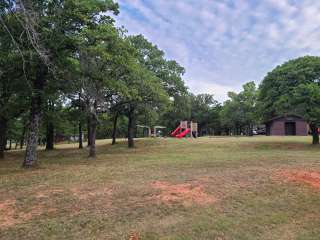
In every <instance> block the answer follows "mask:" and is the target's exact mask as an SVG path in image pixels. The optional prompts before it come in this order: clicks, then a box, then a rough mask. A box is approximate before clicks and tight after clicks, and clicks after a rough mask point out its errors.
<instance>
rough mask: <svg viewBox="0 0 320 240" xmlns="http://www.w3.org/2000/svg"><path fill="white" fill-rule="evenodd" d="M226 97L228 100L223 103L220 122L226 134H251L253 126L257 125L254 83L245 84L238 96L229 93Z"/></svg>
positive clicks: (256, 93) (256, 92)
mask: <svg viewBox="0 0 320 240" xmlns="http://www.w3.org/2000/svg"><path fill="white" fill-rule="evenodd" d="M228 96H229V98H230V99H229V100H227V101H226V102H225V103H224V105H223V108H222V111H221V122H222V124H223V127H224V128H225V130H226V132H228V133H230V131H232V132H234V133H235V134H241V133H246V134H251V133H252V128H253V125H254V124H257V123H258V115H257V97H258V91H257V88H256V85H255V83H254V82H249V83H246V84H245V85H243V90H242V91H241V92H240V93H239V94H236V93H234V92H229V93H228Z"/></svg>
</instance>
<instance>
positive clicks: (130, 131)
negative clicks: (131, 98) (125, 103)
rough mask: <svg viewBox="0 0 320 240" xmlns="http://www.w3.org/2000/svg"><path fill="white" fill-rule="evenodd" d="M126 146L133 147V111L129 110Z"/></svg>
mask: <svg viewBox="0 0 320 240" xmlns="http://www.w3.org/2000/svg"><path fill="white" fill-rule="evenodd" d="M128 120H129V121H128V147H129V148H134V113H133V110H130V112H129V115H128Z"/></svg>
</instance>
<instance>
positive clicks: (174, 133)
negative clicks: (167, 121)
mask: <svg viewBox="0 0 320 240" xmlns="http://www.w3.org/2000/svg"><path fill="white" fill-rule="evenodd" d="M180 129H181V128H180V126H179V127H177V129H176V130H174V131H173V132H172V133H171V134H170V135H171V136H172V137H175V136H177V135H178V133H179V131H180Z"/></svg>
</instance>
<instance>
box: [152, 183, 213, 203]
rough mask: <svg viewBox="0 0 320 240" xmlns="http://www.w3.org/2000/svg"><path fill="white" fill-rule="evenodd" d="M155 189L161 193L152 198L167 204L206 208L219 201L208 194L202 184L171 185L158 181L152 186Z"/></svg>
mask: <svg viewBox="0 0 320 240" xmlns="http://www.w3.org/2000/svg"><path fill="white" fill-rule="evenodd" d="M152 187H153V188H154V189H157V190H160V193H159V194H157V195H154V196H153V197H152V198H153V199H155V200H158V201H160V202H162V203H165V204H173V203H182V204H183V205H184V206H191V205H193V204H197V205H200V206H206V205H209V204H212V203H214V202H216V201H217V199H216V198H215V197H214V196H212V195H210V194H208V193H206V192H205V188H204V186H203V185H202V184H189V183H185V184H171V183H168V182H162V181H157V182H154V183H153V184H152Z"/></svg>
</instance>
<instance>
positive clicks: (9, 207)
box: [0, 199, 56, 229]
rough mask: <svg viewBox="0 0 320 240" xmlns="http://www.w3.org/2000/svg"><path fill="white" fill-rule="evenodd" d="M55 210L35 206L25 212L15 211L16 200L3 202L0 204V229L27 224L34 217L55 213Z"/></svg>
mask: <svg viewBox="0 0 320 240" xmlns="http://www.w3.org/2000/svg"><path fill="white" fill-rule="evenodd" d="M55 211H56V209H54V208H49V209H46V208H45V207H44V206H43V205H41V204H39V205H35V206H33V207H32V208H31V209H28V210H27V211H21V210H19V209H17V206H16V200H13V199H11V200H5V201H3V202H0V229H1V228H8V227H11V226H14V225H16V224H20V223H24V222H27V221H29V220H31V219H33V218H34V217H36V216H40V215H42V214H45V213H52V212H55Z"/></svg>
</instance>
